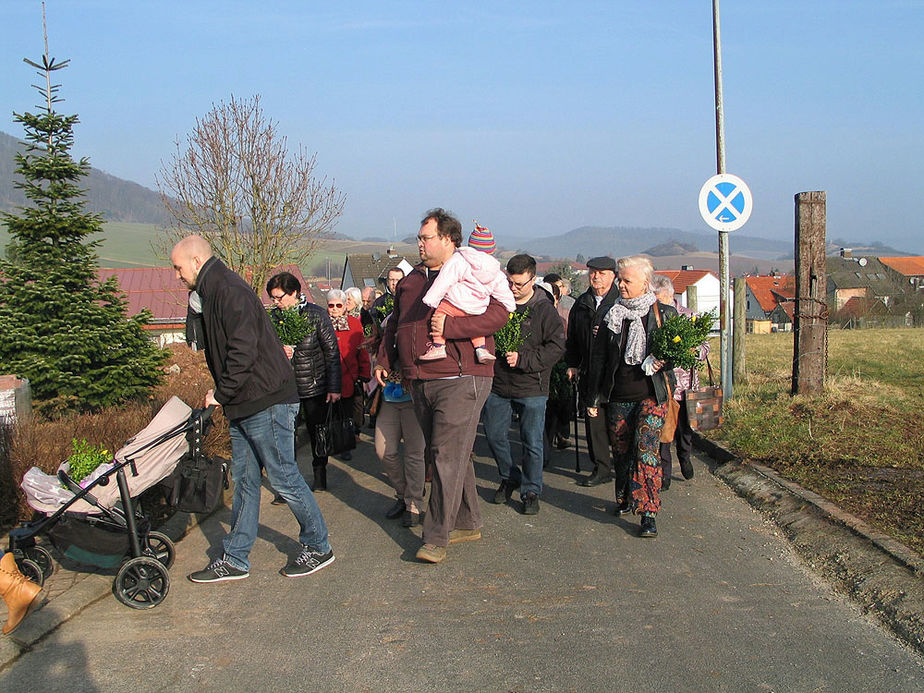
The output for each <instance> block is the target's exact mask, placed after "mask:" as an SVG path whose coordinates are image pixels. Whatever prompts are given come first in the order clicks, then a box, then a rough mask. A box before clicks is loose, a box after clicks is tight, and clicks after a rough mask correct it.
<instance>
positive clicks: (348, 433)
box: [312, 402, 356, 457]
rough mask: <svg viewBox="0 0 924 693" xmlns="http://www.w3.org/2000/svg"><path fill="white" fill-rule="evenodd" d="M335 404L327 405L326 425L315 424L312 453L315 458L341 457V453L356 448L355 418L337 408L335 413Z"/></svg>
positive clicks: (339, 407)
mask: <svg viewBox="0 0 924 693" xmlns="http://www.w3.org/2000/svg"><path fill="white" fill-rule="evenodd" d="M334 408H335V407H334V403H333V402H328V404H327V419H326V420H325V421H324V423H319V424H315V427H314V440H313V441H312V451H313V453H314V456H315V457H328V456H330V455H339V454H340V453H341V452H346V451H347V450H353V449H354V448H356V426H355V425H354V424H353V418H352V417H350V416H347V415H345V414H344V412H343V408H342V407H341V406H339V405H338V406H337V407H336V409H337V413H336V414H335V413H334Z"/></svg>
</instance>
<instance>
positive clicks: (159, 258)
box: [0, 222, 417, 279]
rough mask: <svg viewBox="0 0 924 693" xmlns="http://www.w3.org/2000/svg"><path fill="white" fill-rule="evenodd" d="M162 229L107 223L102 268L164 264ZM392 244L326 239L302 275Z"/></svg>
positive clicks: (0, 231)
mask: <svg viewBox="0 0 924 693" xmlns="http://www.w3.org/2000/svg"><path fill="white" fill-rule="evenodd" d="M162 235H163V231H162V228H161V227H160V226H158V225H156V224H126V223H119V222H107V223H106V224H104V225H103V233H102V234H101V236H100V240H102V244H101V245H100V247H99V249H98V251H99V266H100V267H163V266H166V265H167V264H168V263H167V252H165V251H163V250H162V249H161V247H160V245H161V238H162ZM9 240H10V236H9V234H8V233H7V231H6V227H5V226H4V225H2V224H0V249H2V248H5V247H6V244H7V243H9ZM388 245H389V244H388V243H382V242H378V243H373V242H367V241H353V240H325V241H322V242H321V243H320V244H319V248H318V251H317V252H316V253H314V254H313V255H312V256H311V257H310V258H309V259H308V261H307V262H305V263H303V264H302V267H301V270H302V274H304V275H305V276H306V277H309V276H317V277H326V276H327V262H328V260H330V274H331V277H332V278H333V279H340V277H341V276H342V275H343V263H344V261H345V260H346V256H347V255H348V254H350V253H382V252H384V251H385V250H386V248H387V247H388ZM395 245H396V249H397V251H398V252H399V253H403V254H405V255H406V256H408V257H411V258H416V257H417V248H416V247H415V246H412V245H408V244H402V243H398V244H395Z"/></svg>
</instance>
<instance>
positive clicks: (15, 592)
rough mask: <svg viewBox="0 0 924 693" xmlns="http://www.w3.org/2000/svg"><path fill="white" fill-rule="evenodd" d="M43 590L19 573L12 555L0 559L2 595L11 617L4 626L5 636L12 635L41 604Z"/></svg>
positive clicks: (0, 587)
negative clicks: (40, 597)
mask: <svg viewBox="0 0 924 693" xmlns="http://www.w3.org/2000/svg"><path fill="white" fill-rule="evenodd" d="M41 591H42V588H41V587H40V586H39V585H36V584H35V583H34V582H32V581H31V580H29V579H28V578H26V576H25V575H23V574H22V573H20V572H19V566H17V565H16V559H15V558H13V554H12V553H9V552H7V553H5V554H3V558H2V559H0V595H2V596H3V601H5V602H6V606H7V609H9V612H10V615H9V618H8V619H7V621H6V625H5V626H3V634H4V635H7V634H9V633H12V632H13V631H14V630H16V628H18V627H19V624H20V623H22V620H23V619H24V618H25V617H26V616H28V615H29V612H30V611H32V609H34V608H35V607H36V606H38V603H39V594H40V593H41Z"/></svg>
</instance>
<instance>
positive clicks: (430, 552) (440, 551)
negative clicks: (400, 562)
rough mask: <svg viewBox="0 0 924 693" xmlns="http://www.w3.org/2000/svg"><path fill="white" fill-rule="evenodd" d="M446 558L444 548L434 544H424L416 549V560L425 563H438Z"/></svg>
mask: <svg viewBox="0 0 924 693" xmlns="http://www.w3.org/2000/svg"><path fill="white" fill-rule="evenodd" d="M444 558H446V547H445V546H437V545H436V544H424V545H423V546H421V547H420V548H419V549H417V560H418V561H423V562H425V563H439V562H440V561H442V560H443V559H444Z"/></svg>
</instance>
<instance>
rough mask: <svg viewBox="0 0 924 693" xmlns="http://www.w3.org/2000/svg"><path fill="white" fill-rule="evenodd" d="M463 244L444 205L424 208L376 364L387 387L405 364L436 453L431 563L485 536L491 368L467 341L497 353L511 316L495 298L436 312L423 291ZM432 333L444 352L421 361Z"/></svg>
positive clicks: (428, 540)
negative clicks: (480, 469)
mask: <svg viewBox="0 0 924 693" xmlns="http://www.w3.org/2000/svg"><path fill="white" fill-rule="evenodd" d="M461 244H462V225H461V224H460V223H459V220H458V219H456V218H455V217H453V216H452V215H451V214H449V213H448V212H446V211H444V210H442V209H434V210H431V211H430V212H427V214H426V216H425V217H424V219H423V221H422V222H421V226H420V232H419V234H418V236H417V248H418V250H419V251H420V260H421V264H419V265H417V267H415V268H414V269H413V271H411V272H410V273H409V274H408V275H407V276H406V277H405V278H404V279H402V280H401V283H400V284H398V286H397V289H396V292H395V307H394V311H393V312H392V315H391V317H390V318H389V319H388V321H387V322H386V323H385V333H384V335H383V338H382V344H381V347H380V348H379V353H378V358H377V363H376V366H375V377H376V380H378V382H379V384H380V385H381V386H383V387H384V386H385V382H386V378H387V376H388V374H389V372H390V371H391V370H393V369H398V368H400V369H401V375H402V380H403V382H404V383H405V384H406V385H407V387H408V388H409V390H410V392H411V398H412V399H413V402H414V411H415V413H416V415H417V419H418V421H420V427H421V429H422V430H423V434H424V439H425V440H426V442H427V447H428V448H429V449H430V450H431V451H432V452H433V459H432V465H433V467H432V468H433V474H432V485H431V489H430V500H429V504H428V506H427V513H426V515H425V517H424V522H423V540H424V544H423V546H421V547H420V549H419V550H418V551H417V559H418V560H420V561H424V562H427V563H439V562H440V561H442V560H443V559H444V558H445V557H446V547H447V546H448V545H449V544H456V543H459V542H466V541H475V540H477V539H480V538H481V524H482V523H481V512H480V510H479V508H478V492H477V489H476V487H475V470H474V467H473V465H472V461H471V457H470V455H471V452H472V447H473V446H474V443H475V431H476V429H477V427H478V419H479V415H480V413H481V408H482V406H483V405H484V402H485V400H486V399H487V397H488V393H489V392H490V391H491V380H492V379H493V377H494V368H493V366H492V365H491V364H489V363H481V362H479V361H478V360H477V359H476V358H475V353H474V350H473V349H472V347H471V343H470V341H469V340H471V338H472V337H476V336H479V335H489V336H488V337H487V345H486V346H487V348H489V349H490V350H491V351H493V350H494V338H493V335H494V333H495V332H496V331H497V330H499V329H500V328H501V327H503V325H504V323H506V322H507V316H508V311H507V309H506V308H505V307H504V306H503V305H502V304H501V303H500V302H499V301H497V300H496V299H494V298H491V299H489V301H488V305H487V308H486V309H485V310H484V312H483V313H481V314H480V315H464V316H460V317H448V316H445V315H441V314H438V313H435V312H434V311H433V309H432V308H431V307H430V306H428V305H427V304H425V303H424V302H423V297H424V294H426V293H427V290H428V289H429V288H430V286H431V285H432V284H433V282H434V281H435V280H436V278H437V277H438V276H439V273H440V272H441V270H442V268H443V266H444V264H445V263H446V262H447V261H448V260H449V258H450V257H452V255H453V253H455V252H456V248H458V247H459V246H460V245H461ZM508 291H509V289H508ZM428 333H429V334H430V335H431V337H428ZM432 336H442V337H445V339H446V352H447V357H446V358H444V359H438V360H434V361H425V360H421V358H420V357H421V356H422V355H423V354H424V353H426V351H427V346H428V343H429V342H430V340H431V339H432Z"/></svg>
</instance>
